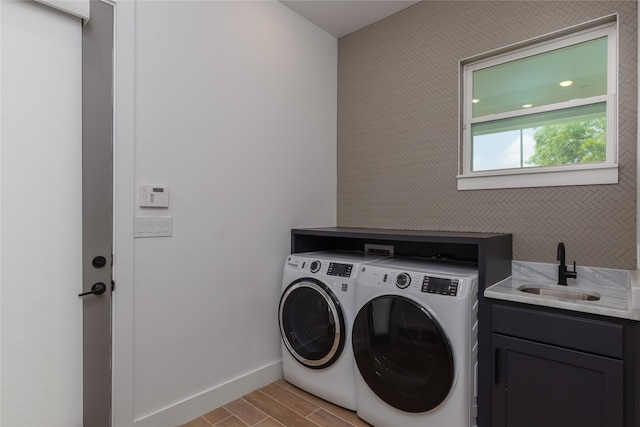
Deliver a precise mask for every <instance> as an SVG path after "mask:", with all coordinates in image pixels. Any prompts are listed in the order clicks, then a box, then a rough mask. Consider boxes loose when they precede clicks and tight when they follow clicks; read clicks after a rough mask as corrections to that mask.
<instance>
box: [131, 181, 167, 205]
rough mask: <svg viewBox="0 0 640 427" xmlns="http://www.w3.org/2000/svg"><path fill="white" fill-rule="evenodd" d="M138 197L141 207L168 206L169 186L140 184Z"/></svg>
mask: <svg viewBox="0 0 640 427" xmlns="http://www.w3.org/2000/svg"><path fill="white" fill-rule="evenodd" d="M138 199H139V202H140V203H139V204H140V207H141V208H168V207H169V188H168V187H161V186H157V185H140V187H139V189H138Z"/></svg>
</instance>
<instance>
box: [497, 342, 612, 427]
mask: <svg viewBox="0 0 640 427" xmlns="http://www.w3.org/2000/svg"><path fill="white" fill-rule="evenodd" d="M493 351H494V357H495V359H494V362H495V363H494V392H493V411H492V412H493V414H492V415H493V423H492V424H493V426H495V427H541V426H544V427H568V426H580V427H621V426H622V425H623V382H622V369H623V364H622V361H621V360H616V359H611V358H607V357H602V356H595V355H592V354H588V353H583V352H579V351H574V350H567V349H564V348H560V347H555V346H551V345H546V344H539V343H535V342H532V341H527V340H522V339H517V338H512V337H507V336H504V335H500V334H493Z"/></svg>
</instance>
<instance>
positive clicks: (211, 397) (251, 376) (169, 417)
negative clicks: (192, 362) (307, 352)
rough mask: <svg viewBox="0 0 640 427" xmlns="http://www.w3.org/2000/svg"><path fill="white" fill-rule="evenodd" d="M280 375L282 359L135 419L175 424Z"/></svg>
mask: <svg viewBox="0 0 640 427" xmlns="http://www.w3.org/2000/svg"><path fill="white" fill-rule="evenodd" d="M280 378H282V361H281V360H279V361H277V362H273V363H271V364H269V365H266V366H263V367H262V368H258V369H256V370H254V371H252V372H249V373H247V374H245V375H242V376H240V377H237V378H234V379H233V380H230V381H228V382H226V383H223V384H219V385H217V386H215V387H213V388H211V389H209V390H206V391H204V392H202V393H199V394H196V395H194V396H191V397H189V398H187V399H185V400H183V401H180V402H176V403H174V404H172V405H170V406H167V407H165V408H163V409H161V410H159V411H157V412H154V413H152V414H148V415H145V416H143V417H141V418H138V419H136V420H135V423H134V425H135V426H140V427H175V426H179V425H182V424H184V423H186V422H188V421H191V420H192V419H194V418H197V417H198V416H200V415H203V414H206V413H207V412H209V411H211V410H212V409H215V408H218V407H220V406H223V405H225V404H227V403H229V402H231V401H233V400H235V399H237V398H239V397H241V396H243V395H245V394H247V393H250V392H252V391H253V390H256V389H258V388H260V387H264V386H265V385H267V384H270V383H272V382H274V381H277V380H278V379H280Z"/></svg>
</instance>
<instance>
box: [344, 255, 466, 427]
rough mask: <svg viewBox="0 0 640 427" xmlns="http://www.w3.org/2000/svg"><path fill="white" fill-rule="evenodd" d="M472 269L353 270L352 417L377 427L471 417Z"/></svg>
mask: <svg viewBox="0 0 640 427" xmlns="http://www.w3.org/2000/svg"><path fill="white" fill-rule="evenodd" d="M477 277H478V273H477V269H476V267H475V266H470V265H468V264H467V265H465V264H460V263H457V264H456V263H442V262H435V261H427V260H422V259H394V260H391V261H389V262H385V263H381V264H374V265H365V266H362V267H361V268H360V271H359V272H358V281H357V286H356V309H357V315H356V318H355V321H354V326H353V331H352V346H353V353H354V360H355V361H356V366H357V369H356V373H355V377H356V407H357V413H358V416H359V417H360V418H362V419H364V420H365V421H368V422H369V423H371V424H372V425H374V426H376V427H397V426H402V427H471V426H475V425H476V418H477V403H476V401H477V397H476V396H477V391H476V381H477V380H476V377H477V375H476V372H477V354H478V349H477V343H478V340H477V336H478V323H477V310H478V297H477V290H478V279H477Z"/></svg>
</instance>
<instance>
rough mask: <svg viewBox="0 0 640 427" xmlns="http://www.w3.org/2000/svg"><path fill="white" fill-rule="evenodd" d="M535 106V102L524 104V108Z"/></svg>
mask: <svg viewBox="0 0 640 427" xmlns="http://www.w3.org/2000/svg"><path fill="white" fill-rule="evenodd" d="M531 107H533V104H523V105H522V108H531Z"/></svg>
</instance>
